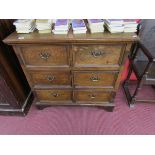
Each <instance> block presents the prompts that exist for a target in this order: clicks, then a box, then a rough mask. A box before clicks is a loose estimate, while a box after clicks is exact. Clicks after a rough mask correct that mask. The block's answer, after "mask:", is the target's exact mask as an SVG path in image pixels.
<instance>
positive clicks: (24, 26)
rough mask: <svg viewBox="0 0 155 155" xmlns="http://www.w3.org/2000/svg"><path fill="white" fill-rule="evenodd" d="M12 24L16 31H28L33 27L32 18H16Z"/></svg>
mask: <svg viewBox="0 0 155 155" xmlns="http://www.w3.org/2000/svg"><path fill="white" fill-rule="evenodd" d="M13 25H15V27H16V31H17V33H30V32H33V31H34V29H35V20H34V19H18V20H16V21H15V22H14V23H13Z"/></svg>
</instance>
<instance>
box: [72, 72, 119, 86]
mask: <svg viewBox="0 0 155 155" xmlns="http://www.w3.org/2000/svg"><path fill="white" fill-rule="evenodd" d="M117 76H118V72H117V71H83V72H82V71H81V72H78V71H77V72H74V85H75V87H105V88H106V87H107V88H114V87H115V82H116V79H117Z"/></svg>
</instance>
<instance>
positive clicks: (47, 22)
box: [36, 19, 52, 33]
mask: <svg viewBox="0 0 155 155" xmlns="http://www.w3.org/2000/svg"><path fill="white" fill-rule="evenodd" d="M36 28H37V29H38V32H39V33H51V29H52V19H37V20H36Z"/></svg>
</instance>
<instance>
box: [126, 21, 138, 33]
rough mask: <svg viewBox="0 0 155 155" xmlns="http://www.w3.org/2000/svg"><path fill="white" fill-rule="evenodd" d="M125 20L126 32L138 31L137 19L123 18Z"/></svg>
mask: <svg viewBox="0 0 155 155" xmlns="http://www.w3.org/2000/svg"><path fill="white" fill-rule="evenodd" d="M123 21H124V32H136V31H137V26H138V23H137V22H136V20H135V19H123Z"/></svg>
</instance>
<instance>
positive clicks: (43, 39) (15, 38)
mask: <svg viewBox="0 0 155 155" xmlns="http://www.w3.org/2000/svg"><path fill="white" fill-rule="evenodd" d="M137 40H139V38H138V36H137V35H136V34H135V33H117V34H111V33H109V32H104V33H96V34H90V33H86V34H73V33H72V32H69V33H68V34H67V35H54V34H39V33H38V32H33V33H30V34H18V33H16V32H13V33H12V34H11V35H9V36H8V37H7V38H5V39H4V40H3V41H4V42H5V43H7V44H10V45H13V44H41V43H47V44H48V43H100V42H102V43H106V42H108V43H109V42H111V43H112V42H129V43H131V42H134V41H137Z"/></svg>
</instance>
